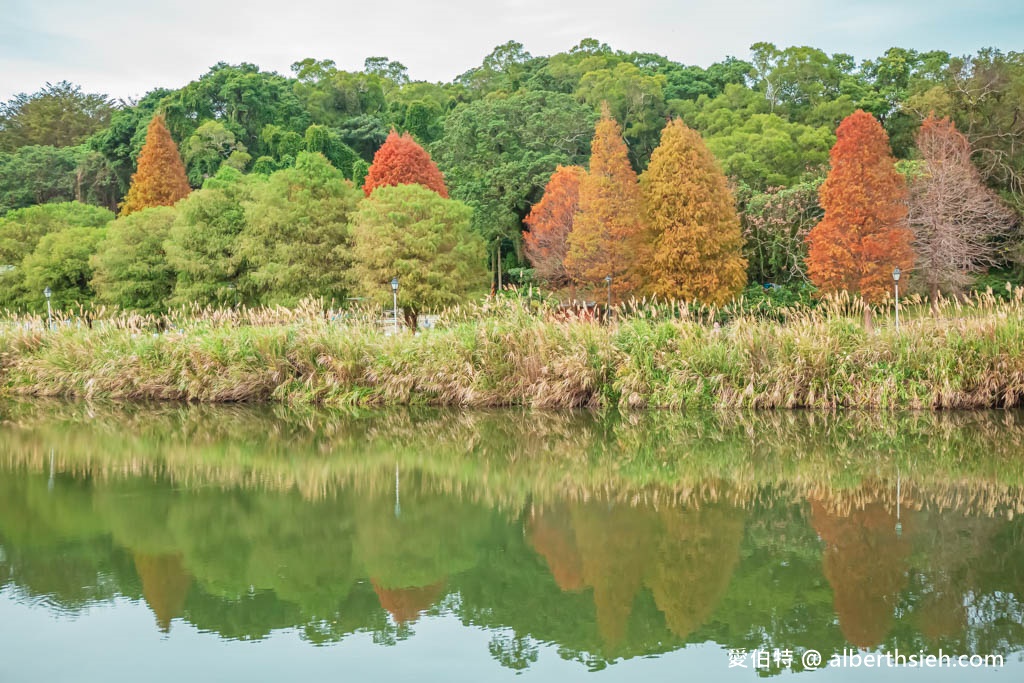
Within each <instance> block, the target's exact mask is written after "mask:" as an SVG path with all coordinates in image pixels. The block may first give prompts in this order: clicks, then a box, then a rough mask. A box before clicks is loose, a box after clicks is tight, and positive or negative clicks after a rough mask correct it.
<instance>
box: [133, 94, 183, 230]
mask: <svg viewBox="0 0 1024 683" xmlns="http://www.w3.org/2000/svg"><path fill="white" fill-rule="evenodd" d="M191 191H192V188H191V187H189V184H188V176H187V175H185V165H184V164H183V163H182V162H181V155H180V154H179V153H178V146H177V145H176V144H174V140H172V139H171V133H170V131H168V130H167V124H166V123H164V117H163V115H162V114H157V115H156V116H154V117H153V120H152V121H150V122H149V128H148V129H147V130H146V143H145V144H144V145H143V146H142V151H141V152H140V153H139V163H138V169H137V170H136V171H135V175H133V176H132V184H131V187H129V188H128V194H127V195H126V196H125V198H124V202H123V203H122V204H121V214H120V215H122V216H127V215H128V214H130V213H133V212H135V211H141V210H142V209H148V208H150V207H153V206H173V205H174V204H176V203H177V202H178V200H179V199H182V198H184V197H185V196H187V195H188V193H189V192H191Z"/></svg>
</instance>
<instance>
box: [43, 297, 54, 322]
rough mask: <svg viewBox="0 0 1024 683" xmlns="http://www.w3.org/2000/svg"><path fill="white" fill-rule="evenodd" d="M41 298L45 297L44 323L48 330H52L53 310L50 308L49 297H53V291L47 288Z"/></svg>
mask: <svg viewBox="0 0 1024 683" xmlns="http://www.w3.org/2000/svg"><path fill="white" fill-rule="evenodd" d="M43 296H45V297H46V322H47V324H48V325H49V328H50V329H51V330H52V329H53V309H52V308H50V297H51V296H53V290H51V289H50V288H49V287H47V288H46V289H44V290H43Z"/></svg>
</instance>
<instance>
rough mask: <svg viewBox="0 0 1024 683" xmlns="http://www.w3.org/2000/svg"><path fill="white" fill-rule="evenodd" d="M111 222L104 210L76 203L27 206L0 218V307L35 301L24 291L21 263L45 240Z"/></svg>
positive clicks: (34, 295)
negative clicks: (72, 230)
mask: <svg viewBox="0 0 1024 683" xmlns="http://www.w3.org/2000/svg"><path fill="white" fill-rule="evenodd" d="M113 219H114V214H113V213H112V212H111V211H108V210H107V209H104V208H101V207H98V206H90V205H88V204H80V203H78V202H64V203H59V204H40V205H39V206H30V207H27V208H24V209H17V210H15V211H11V212H10V213H8V214H7V215H6V216H4V217H2V218H0V307H18V306H21V305H22V304H24V303H26V302H28V303H34V302H35V301H36V300H37V298H38V293H36V292H34V291H33V292H29V290H28V289H27V287H28V285H26V283H25V269H24V266H23V262H24V261H25V260H26V259H27V258H28V257H29V256H30V255H31V254H32V253H33V252H34V251H35V250H36V247H37V246H38V244H39V241H40V240H41V239H42V238H43V237H44V236H46V235H49V234H55V233H58V232H62V231H65V230H68V229H71V228H82V227H85V228H100V227H102V226H104V225H106V224H107V223H109V222H110V221H112V220H113ZM46 286H47V285H46V284H44V285H43V287H41V288H39V291H40V292H42V290H43V288H45V287H46ZM50 286H51V287H52V285H50Z"/></svg>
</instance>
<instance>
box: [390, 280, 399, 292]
mask: <svg viewBox="0 0 1024 683" xmlns="http://www.w3.org/2000/svg"><path fill="white" fill-rule="evenodd" d="M391 291H392V292H397V291H398V278H397V277H393V278H391Z"/></svg>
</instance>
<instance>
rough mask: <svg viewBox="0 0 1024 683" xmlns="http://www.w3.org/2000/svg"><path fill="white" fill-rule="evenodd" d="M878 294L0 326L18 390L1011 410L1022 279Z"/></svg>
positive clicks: (1021, 367)
mask: <svg viewBox="0 0 1024 683" xmlns="http://www.w3.org/2000/svg"><path fill="white" fill-rule="evenodd" d="M862 310H863V303H862V302H860V301H858V300H856V299H854V298H851V297H837V298H834V299H830V300H827V301H823V302H821V303H820V304H819V305H818V306H816V307H814V308H813V309H812V308H801V307H797V308H792V309H786V310H784V311H773V313H772V315H771V316H769V317H766V316H764V315H760V314H759V313H758V312H756V311H754V312H751V311H745V310H744V309H743V308H742V306H737V307H734V308H733V309H731V310H730V309H722V310H716V309H694V308H692V307H688V306H685V305H680V304H677V303H674V302H667V303H665V302H650V301H631V302H628V303H626V304H624V305H621V306H619V307H617V308H616V309H614V310H613V311H612V315H611V316H610V320H605V319H604V318H605V316H604V315H603V314H602V315H598V316H596V317H595V316H590V315H586V314H579V313H576V312H573V311H566V310H561V309H558V308H556V307H555V306H553V305H552V304H551V303H550V302H547V301H544V300H541V299H539V298H537V297H535V296H532V295H531V294H529V293H522V294H519V293H512V295H509V296H503V297H499V298H497V299H492V300H490V301H488V302H486V303H483V304H480V305H475V306H469V307H462V308H456V309H452V310H449V311H445V312H443V313H442V314H441V316H440V318H439V320H438V322H437V324H436V325H435V326H434V327H433V328H432V329H429V330H421V331H419V332H418V333H416V334H413V333H411V332H409V331H403V332H401V333H399V334H391V333H390V326H388V325H382V324H381V322H380V320H379V318H380V312H379V310H373V309H368V308H367V309H355V310H347V311H331V310H326V309H324V308H323V307H322V306H321V305H320V304H319V303H318V302H309V303H307V304H304V305H302V306H300V307H298V308H296V309H283V308H262V309H240V310H234V309H227V310H223V309H222V310H217V309H191V310H189V309H184V310H181V311H176V312H174V313H172V314H169V315H166V316H160V317H154V316H146V317H144V316H132V315H120V314H116V313H115V314H108V313H105V312H102V311H100V312H97V313H96V314H94V315H92V316H90V317H88V318H86V317H84V316H82V315H68V316H63V315H62V316H58V320H57V321H56V322H55V323H54V324H53V325H52V326H51V325H49V324H48V322H47V320H46V319H45V318H39V317H31V316H29V317H16V316H9V317H6V318H3V319H2V320H0V386H2V391H3V392H5V393H7V394H10V395H29V396H64V397H79V398H100V397H104V398H114V399H125V400H175V401H192V402H232V401H260V402H263V401H278V402H283V403H289V404H299V403H312V404H329V405H445V406H459V407H495V406H527V407H533V408H575V407H595V408H620V409H626V410H634V409H642V408H664V409H676V410H679V409H685V408H692V407H697V408H723V407H729V408H736V407H742V408H761V409H765V408H767V409H773V408H814V409H828V410H831V409H837V408H862V409H898V408H911V409H963V408H972V409H973V408H1011V407H1017V406H1021V405H1022V403H1024V289H1017V290H1014V291H1011V292H1010V296H1009V297H1006V298H1004V299H1000V298H997V297H995V296H993V295H992V294H991V292H987V293H982V294H977V295H975V296H973V297H972V298H970V299H967V300H947V301H943V302H941V303H939V304H938V305H937V306H930V305H928V304H925V303H923V302H920V301H916V300H911V301H910V302H909V303H908V305H907V306H905V307H902V311H901V312H902V315H903V320H904V323H903V325H902V327H901V329H900V330H899V331H897V330H896V329H895V328H894V326H893V325H892V324H891V323H889V322H888V321H889V320H890V316H889V315H888V313H889V311H887V310H885V309H878V310H876V313H875V324H874V325H873V326H870V327H865V325H864V324H863V322H862Z"/></svg>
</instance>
